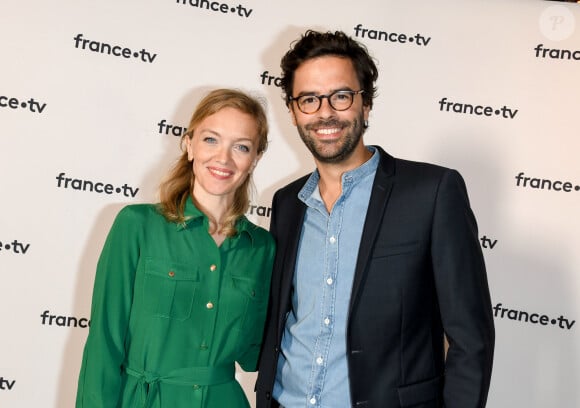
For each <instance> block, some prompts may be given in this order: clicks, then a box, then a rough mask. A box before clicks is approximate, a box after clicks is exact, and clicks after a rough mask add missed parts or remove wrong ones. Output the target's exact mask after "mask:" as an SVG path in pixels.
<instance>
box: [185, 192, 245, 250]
mask: <svg viewBox="0 0 580 408" xmlns="http://www.w3.org/2000/svg"><path fill="white" fill-rule="evenodd" d="M183 216H184V217H185V221H184V222H182V223H178V224H177V230H178V231H182V230H185V229H188V228H190V227H191V226H193V225H203V226H205V227H206V228H208V227H209V221H208V218H207V215H205V214H204V213H203V212H202V211H201V210H200V209H198V208H197V207H196V206H195V204H194V203H193V200H192V199H191V196H188V197H187V201H186V202H185V208H184V209H183ZM236 230H237V231H238V232H237V233H236V235H234V236H233V237H232V238H233V239H238V238H239V237H240V236H241V235H247V236H248V237H249V238H250V240H251V241H252V242H253V241H254V238H255V237H254V234H255V231H256V227H255V226H254V225H253V224H252V223H251V222H250V221H248V219H247V218H246V216H245V215H242V216H241V217H240V218H238V220H237V221H236Z"/></svg>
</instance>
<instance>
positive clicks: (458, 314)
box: [431, 171, 495, 408]
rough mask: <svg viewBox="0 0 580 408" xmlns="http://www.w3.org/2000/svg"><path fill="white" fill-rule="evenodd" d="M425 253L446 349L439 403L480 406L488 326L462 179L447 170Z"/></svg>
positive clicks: (487, 371)
mask: <svg viewBox="0 0 580 408" xmlns="http://www.w3.org/2000/svg"><path fill="white" fill-rule="evenodd" d="M432 238H433V240H432V247H431V253H432V257H433V265H434V273H435V283H436V286H437V293H438V299H439V305H440V308H441V318H442V322H443V327H444V330H445V335H446V337H447V340H448V342H449V350H448V352H447V359H446V363H445V386H444V401H445V404H444V405H445V406H446V407H449V408H455V407H457V408H467V407H469V408H472V407H473V408H476V407H483V406H485V401H486V398H487V393H488V389H489V383H490V377H491V369H492V361H493V351H494V340H495V333H494V324H493V316H492V313H491V300H490V294H489V288H488V282H487V275H486V270H485V265H484V259H483V254H482V251H481V247H480V245H479V238H478V232H477V224H476V221H475V217H474V215H473V213H472V211H471V208H470V205H469V200H468V197H467V191H466V188H465V183H464V181H463V178H462V177H461V175H459V173H457V172H456V171H447V172H446V173H445V174H444V175H443V177H442V180H441V183H440V185H439V191H438V194H437V202H436V207H435V216H434V222H433V231H432Z"/></svg>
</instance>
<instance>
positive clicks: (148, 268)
mask: <svg viewBox="0 0 580 408" xmlns="http://www.w3.org/2000/svg"><path fill="white" fill-rule="evenodd" d="M145 274H146V275H153V276H157V277H165V278H167V279H171V280H175V281H195V282H197V281H199V268H198V267H197V266H195V265H194V264H193V263H192V264H190V265H188V264H185V263H180V262H175V261H165V260H161V259H146V260H145Z"/></svg>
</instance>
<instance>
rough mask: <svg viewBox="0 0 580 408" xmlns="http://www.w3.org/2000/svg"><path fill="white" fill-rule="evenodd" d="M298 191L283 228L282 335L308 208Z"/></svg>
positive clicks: (280, 329)
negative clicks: (300, 198) (299, 196)
mask: <svg viewBox="0 0 580 408" xmlns="http://www.w3.org/2000/svg"><path fill="white" fill-rule="evenodd" d="M298 191H300V189H298V190H296V191H294V192H293V193H292V196H291V200H292V206H289V207H290V208H289V209H286V211H285V212H284V214H288V216H287V218H286V219H285V220H284V223H285V227H284V228H283V230H284V232H283V233H284V234H286V237H285V239H284V242H285V245H284V248H278V250H283V251H284V252H283V258H282V268H281V269H282V276H281V277H280V297H279V307H280V311H281V312H282V313H278V316H279V318H278V331H277V333H282V326H283V325H284V324H285V319H286V312H287V311H288V310H290V307H291V302H292V293H291V292H292V281H293V278H294V269H295V266H296V256H297V254H298V243H299V241H300V234H301V231H302V223H303V221H304V214H305V213H306V206H305V205H304V203H302V201H300V200H299V199H298Z"/></svg>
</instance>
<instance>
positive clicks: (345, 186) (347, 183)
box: [298, 146, 380, 202]
mask: <svg viewBox="0 0 580 408" xmlns="http://www.w3.org/2000/svg"><path fill="white" fill-rule="evenodd" d="M366 148H367V149H368V150H369V151H370V152H371V153H372V154H373V155H372V156H371V158H370V159H369V160H367V161H366V162H364V163H363V164H361V165H360V166H358V167H357V168H355V169H352V170H350V171H347V172H345V173H343V175H342V191H343V194H348V192H349V191H350V189H351V187H352V186H354V185H356V184H357V183H358V182H359V181H360V180H362V179H363V178H364V177H366V176H368V175H369V174H373V173H375V172H376V171H377V167H378V165H379V158H380V157H379V152H378V150H377V149H376V148H375V147H374V146H366ZM319 181H320V173H318V169H316V170H314V171H313V172H312V174H311V175H310V177H308V180H307V181H306V184H304V187H302V189H301V190H300V192H299V193H298V198H299V199H300V200H302V201H303V202H306V200H308V198H309V197H314V198H318V197H319V196H320V193H319V192H318V182H319Z"/></svg>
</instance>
